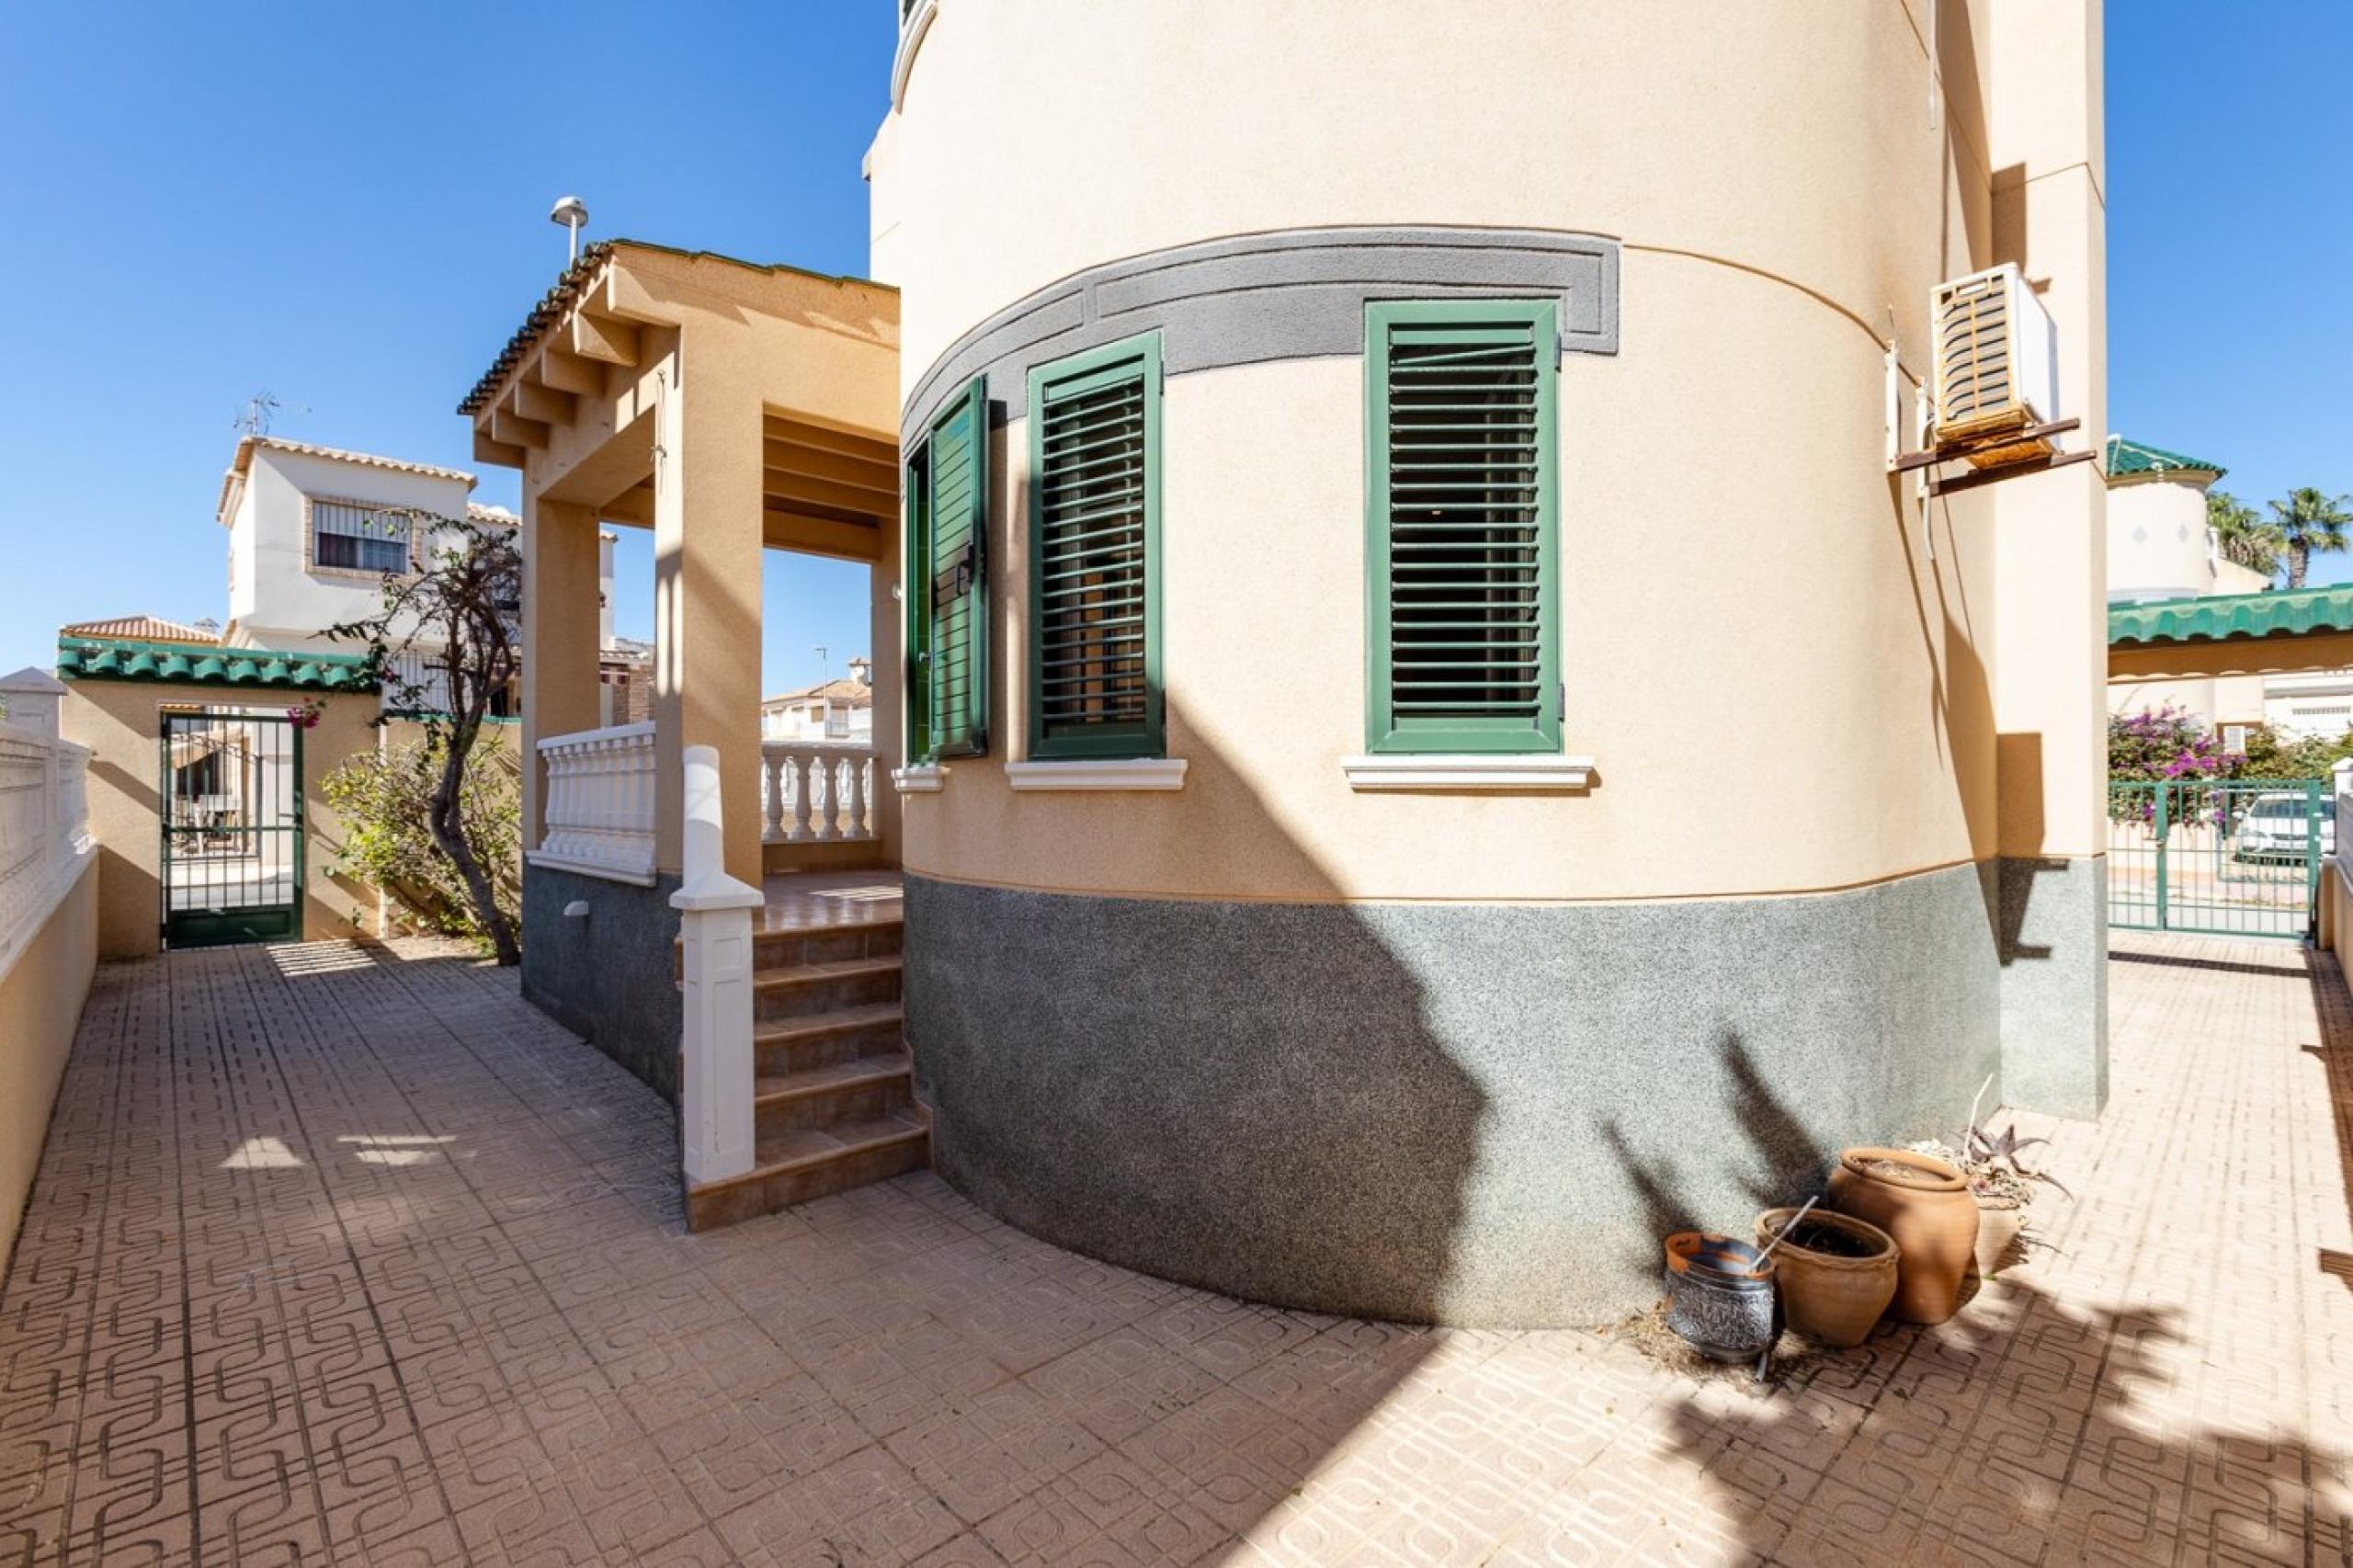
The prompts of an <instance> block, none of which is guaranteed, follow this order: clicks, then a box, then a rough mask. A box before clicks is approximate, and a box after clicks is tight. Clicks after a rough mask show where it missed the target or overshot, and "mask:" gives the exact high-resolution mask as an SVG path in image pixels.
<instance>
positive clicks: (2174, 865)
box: [2108, 778, 2336, 938]
mask: <svg viewBox="0 0 2353 1568" xmlns="http://www.w3.org/2000/svg"><path fill="white" fill-rule="evenodd" d="M2334 804H2335V802H2334V801H2333V800H2331V799H2330V797H2329V795H2328V792H2327V791H2326V790H2325V789H2324V788H2323V787H2322V781H2321V780H2319V779H2317V778H2287V779H2282V778H2241V779H2228V780H2225V779H2214V778H2195V779H2162V780H2150V779H2125V780H2119V781H2116V782H2113V783H2111V784H2109V790H2108V923H2109V925H2110V926H2124V927H2128V928H2132V929H2137V930H2153V931H2190V932H2202V933H2209V934H2212V935H2216V936H2229V937H2295V938H2301V937H2303V936H2305V935H2306V934H2307V933H2308V932H2309V931H2310V930H2311V929H2312V925H2313V910H2314V907H2315V900H2316V899H2317V897H2318V894H2319V890H2320V863H2321V858H2322V857H2323V856H2324V855H2326V854H2328V853H2329V852H2331V851H2332V850H2333V849H2334V848H2335V847H2336V846H2335V843H2334V842H2333V841H2334V839H2335V838H2336V819H2335V816H2334V812H2333V807H2334Z"/></svg>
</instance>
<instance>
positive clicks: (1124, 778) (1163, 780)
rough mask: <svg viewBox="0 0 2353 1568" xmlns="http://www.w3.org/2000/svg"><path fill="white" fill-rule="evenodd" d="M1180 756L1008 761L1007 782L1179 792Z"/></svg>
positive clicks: (1016, 785) (1058, 787)
mask: <svg viewBox="0 0 2353 1568" xmlns="http://www.w3.org/2000/svg"><path fill="white" fill-rule="evenodd" d="M1186 766H1187V764H1186V761H1185V759H1184V758H1183V757H1181V756H1137V757H1091V756H1090V757H1073V758H1070V759H1068V760H1066V761H1059V762H1008V763H1006V765H1005V778H1006V783H1008V784H1010V785H1012V786H1013V787H1014V788H1015V789H1017V790H1182V789H1183V788H1184V787H1185V768H1186Z"/></svg>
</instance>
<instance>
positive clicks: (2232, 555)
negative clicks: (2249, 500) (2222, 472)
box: [2206, 490, 2288, 578]
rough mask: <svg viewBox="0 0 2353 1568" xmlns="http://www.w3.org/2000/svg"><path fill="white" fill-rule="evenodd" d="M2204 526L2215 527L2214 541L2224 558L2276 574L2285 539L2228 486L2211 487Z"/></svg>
mask: <svg viewBox="0 0 2353 1568" xmlns="http://www.w3.org/2000/svg"><path fill="white" fill-rule="evenodd" d="M2206 526H2207V527H2208V528H2211V529H2213V530H2214V543H2215V546H2216V548H2218V549H2219V550H2221V551H2222V559H2223V560H2225V561H2228V562H2234V563H2235V564H2237V565H2240V566H2244V567H2245V568H2246V569H2247V570H2248V571H2250V572H2260V573H2262V574H2264V576H2265V577H2267V578H2270V577H2277V576H2278V575H2279V555H2280V552H2281V551H2284V550H2286V549H2287V547H2288V541H2287V540H2285V539H2284V538H2282V537H2281V536H2280V533H2279V529H2278V528H2274V527H2272V526H2271V525H2270V524H2269V523H2267V522H2265V521H2264V520H2263V517H2262V515H2261V514H2260V513H2258V512H2257V511H2256V509H2255V508H2254V507H2252V506H2248V505H2247V504H2246V503H2245V502H2244V501H2242V500H2240V499H2239V498H2238V497H2237V496H2235V495H2234V494H2231V493H2230V492H2229V491H2227V490H2215V491H2210V492H2209V493H2208V494H2207V496H2206Z"/></svg>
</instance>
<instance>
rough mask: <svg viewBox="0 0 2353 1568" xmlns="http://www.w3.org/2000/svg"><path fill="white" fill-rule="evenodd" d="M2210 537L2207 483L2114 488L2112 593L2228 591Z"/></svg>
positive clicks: (2165, 595) (2156, 482)
mask: <svg viewBox="0 0 2353 1568" xmlns="http://www.w3.org/2000/svg"><path fill="white" fill-rule="evenodd" d="M2217 576H2218V574H2217V572H2216V568H2215V561H2214V556H2213V552H2212V551H2211V549H2210V548H2209V546H2208V541H2207V537H2206V486H2205V485H2204V484H2202V483H2196V482H2193V481H2190V480H2183V479H2153V480H2143V481H2141V482H2139V483H2132V484H2119V485H2116V486H2114V487H2113V488H2111V489H2110V490H2109V493H2108V597H2109V598H2111V599H2117V600H2124V601H2131V600H2135V599H2172V598H2188V597H2193V596H2196V595H2200V594H2211V593H2223V592H2229V591H2231V589H2230V588H2227V587H2223V586H2221V585H2218V582H2217Z"/></svg>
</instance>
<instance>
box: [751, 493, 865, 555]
mask: <svg viewBox="0 0 2353 1568" xmlns="http://www.w3.org/2000/svg"><path fill="white" fill-rule="evenodd" d="M764 512H765V517H764V519H763V520H764V527H763V528H762V530H761V533H762V542H764V543H765V544H767V547H768V548H769V549H771V550H799V551H807V552H808V553H809V554H812V555H827V556H831V557H833V558H834V559H835V560H836V561H866V562H874V561H880V560H881V559H882V530H881V528H880V527H879V526H874V527H870V526H868V525H867V524H864V523H845V522H842V521H840V520H838V519H836V518H834V517H811V516H809V515H808V514H807V513H805V512H796V511H794V510H792V509H791V508H790V507H789V506H778V505H777V504H776V503H775V502H773V501H771V502H769V503H768V504H767V506H766V507H765V508H764Z"/></svg>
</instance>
